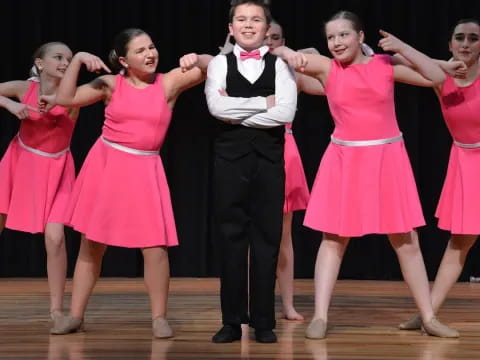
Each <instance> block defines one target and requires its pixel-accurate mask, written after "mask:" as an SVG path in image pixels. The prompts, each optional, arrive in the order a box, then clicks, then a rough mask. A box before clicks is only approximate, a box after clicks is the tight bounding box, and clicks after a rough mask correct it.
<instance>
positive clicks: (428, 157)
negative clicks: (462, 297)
mask: <svg viewBox="0 0 480 360" xmlns="http://www.w3.org/2000/svg"><path fill="white" fill-rule="evenodd" d="M229 3H230V1H229V0H188V1H185V0H184V1H182V0H151V1H150V0H137V1H129V2H123V1H107V0H96V1H92V0H83V1H56V0H44V1H41V0H40V1H39V0H37V1H29V0H17V1H14V0H2V1H1V2H0V17H1V20H0V34H1V35H2V49H1V56H0V82H3V81H8V80H15V79H25V78H27V77H28V71H29V69H30V67H31V65H32V59H31V54H32V53H33V52H34V50H35V49H36V48H37V47H38V46H39V45H41V44H42V43H44V42H47V41H54V40H60V41H64V42H65V43H67V44H68V45H69V46H70V47H71V49H72V50H73V51H74V52H77V51H88V52H92V53H94V54H97V55H99V56H101V57H102V58H103V59H105V60H106V59H107V54H108V52H109V49H110V48H111V41H112V40H113V37H114V36H115V34H116V33H118V32H119V31H121V30H123V29H124V28H127V27H140V28H142V29H144V30H146V31H147V32H149V33H150V35H151V36H152V38H153V40H154V42H155V43H156V45H157V47H158V49H159V53H160V64H159V71H160V72H165V71H168V70H170V69H171V68H173V67H175V66H177V64H178V58H179V57H180V56H181V55H183V54H185V53H188V52H192V51H194V52H198V53H210V54H216V53H217V52H218V46H220V45H222V44H223V42H224V39H225V35H226V32H227V23H228V19H227V14H228V9H229ZM342 9H346V10H351V11H354V12H356V13H357V14H358V15H359V16H360V17H361V18H362V19H363V20H364V21H365V23H366V24H365V30H366V40H367V43H369V44H370V45H371V46H372V47H373V48H374V50H375V51H379V49H378V47H377V46H376V44H377V42H378V40H379V35H378V29H384V30H387V31H389V32H392V33H393V34H395V35H397V36H398V37H400V38H401V39H403V40H404V41H406V42H408V43H410V44H411V45H413V46H415V47H417V48H418V49H420V50H422V51H424V52H425V53H427V54H428V55H430V56H432V57H436V58H441V59H448V58H449V56H450V54H449V52H448V39H449V33H450V30H451V26H452V25H453V24H454V23H455V22H456V21H457V20H458V19H461V18H465V17H477V18H478V17H479V16H480V1H478V0H463V1H458V0H457V1H454V0H448V1H445V0H397V1H392V2H390V1H384V0H358V1H339V0H337V1H334V0H322V1H319V0H272V12H273V15H274V17H275V18H276V19H277V20H278V22H280V23H281V24H283V27H284V29H285V34H286V37H287V42H288V45H289V46H291V47H293V48H305V47H310V46H314V47H316V48H318V49H319V50H320V51H321V52H322V53H324V54H327V53H328V51H327V49H326V44H325V43H326V42H325V39H324V35H323V24H324V22H325V21H326V20H327V19H328V18H329V17H330V16H331V15H332V14H334V13H335V12H337V11H338V10H342ZM91 79H92V76H91V74H88V73H86V72H84V73H83V74H82V76H81V79H80V81H81V82H82V83H83V82H85V81H89V80H91ZM396 106H397V115H398V121H399V123H400V128H401V129H402V131H403V133H404V135H405V142H406V146H407V149H408V152H409V155H410V158H411V162H412V166H413V169H414V172H415V176H416V180H417V185H418V189H419V192H420V197H421V201H422V205H423V210H424V214H425V218H426V221H427V224H428V225H427V226H425V227H422V228H421V229H419V235H420V241H421V246H422V251H423V254H424V258H425V263H426V266H427V270H428V274H429V276H430V278H433V277H434V276H435V273H436V270H437V268H438V265H439V263H440V259H441V256H442V254H443V251H444V249H445V245H446V242H447V240H448V233H446V232H444V231H441V230H439V229H437V228H436V220H435V219H434V216H433V214H434V211H435V207H436V203H437V200H438V197H439V194H440V190H441V186H442V183H443V178H444V175H445V171H446V166H447V161H448V154H449V151H450V144H451V139H450V136H449V134H448V132H447V129H446V127H445V125H444V123H443V120H442V116H441V113H440V110H439V105H438V101H437V99H436V97H435V95H434V93H433V91H432V90H431V89H421V88H415V87H412V86H405V85H398V86H397V88H396ZM298 109H299V110H298V113H297V117H296V120H295V123H294V131H295V137H296V139H297V142H298V147H299V149H300V152H301V155H302V158H303V162H304V166H305V171H306V174H307V178H308V181H309V184H310V186H311V185H312V183H313V179H314V177H315V173H316V169H317V167H318V164H319V161H320V158H321V156H322V153H323V151H324V150H325V148H326V146H327V144H328V141H329V135H330V133H331V131H332V121H331V118H330V115H329V112H328V108H327V105H326V101H325V99H324V98H321V97H310V96H306V95H300V97H299V103H298ZM479 116H480V115H479ZM102 121H103V105H102V104H95V105H93V106H90V107H88V108H83V109H82V111H81V114H80V118H79V120H78V124H77V127H76V130H75V134H74V138H73V143H72V153H73V156H74V158H75V162H76V166H77V170H78V169H79V168H80V166H81V164H82V162H83V160H84V158H85V156H86V154H87V152H88V150H89V149H90V147H91V146H92V144H93V143H94V141H95V140H96V138H97V137H98V136H99V134H100V131H101V126H102ZM213 124H214V120H213V119H212V118H211V117H210V116H209V114H208V111H207V107H206V103H205V98H204V95H203V85H200V86H197V87H196V88H194V89H191V90H189V91H187V92H185V93H184V94H183V95H182V96H181V97H180V99H179V101H178V102H177V105H176V108H175V112H174V116H173V119H172V124H171V126H170V130H169V133H168V136H167V140H166V142H165V144H164V146H163V149H162V154H161V156H162V159H163V161H164V164H165V167H166V172H167V176H168V180H169V184H170V189H171V194H172V202H173V207H174V211H175V216H176V223H177V229H178V235H179V239H180V246H179V247H177V248H173V249H171V250H170V260H171V271H172V275H173V276H216V275H217V273H218V267H217V263H218V260H217V258H216V256H215V247H214V244H213V239H212V237H211V234H212V226H211V212H212V207H211V205H212V204H211V194H212V183H211V161H210V160H211V155H212V148H211V145H212V128H213ZM18 125H19V122H18V120H17V119H16V118H15V117H13V116H12V115H10V114H9V113H8V112H7V111H5V110H1V111H0V155H3V153H4V152H5V150H6V148H7V146H8V144H9V142H10V141H11V139H12V138H13V136H14V135H15V134H16V132H17V131H18ZM303 215H304V214H303V212H298V213H296V214H295V218H294V247H295V273H296V276H297V277H312V276H313V268H314V262H315V256H316V252H317V249H318V245H319V242H320V239H321V234H320V233H318V232H315V231H312V230H310V229H307V228H305V227H303V226H302V225H301V224H302V220H303ZM66 233H67V248H68V257H69V276H70V275H71V274H72V270H73V266H74V262H75V259H76V255H77V251H78V243H79V235H78V234H77V233H75V232H73V231H72V230H71V229H67V230H66ZM479 255H480V249H479V246H476V247H474V249H472V251H471V253H470V256H469V259H468V261H467V265H466V267H465V271H464V274H463V275H462V279H466V278H468V276H469V275H477V276H479V275H480V265H479V263H480V262H479V261H478V257H479ZM45 267H46V266H45V248H44V244H43V236H42V235H39V234H37V235H31V234H25V233H20V232H14V231H10V230H8V229H6V230H5V231H4V232H3V234H2V235H1V236H0V276H5V277H6V276H15V277H17V276H45V274H46V270H45ZM142 272H143V265H142V257H141V254H140V252H139V251H138V250H130V249H120V248H110V249H109V250H108V251H107V254H106V256H105V260H104V266H103V272H102V274H103V275H104V276H141V275H142ZM340 276H341V277H342V278H354V279H385V280H389V279H400V278H401V274H400V269H399V266H398V262H397V260H396V257H395V254H394V252H393V250H392V249H391V248H390V245H389V243H388V241H387V239H386V237H385V236H366V237H363V238H359V239H353V240H352V242H351V243H350V246H349V248H348V250H347V254H346V256H345V260H344V262H343V266H342V269H341V274H340Z"/></svg>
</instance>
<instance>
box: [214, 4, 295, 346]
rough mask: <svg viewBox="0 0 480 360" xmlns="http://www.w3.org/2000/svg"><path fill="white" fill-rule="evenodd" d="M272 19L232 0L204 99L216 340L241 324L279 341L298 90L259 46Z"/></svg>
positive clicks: (234, 336) (235, 336) (262, 9)
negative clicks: (279, 272) (290, 128)
mask: <svg viewBox="0 0 480 360" xmlns="http://www.w3.org/2000/svg"><path fill="white" fill-rule="evenodd" d="M270 21H271V15H270V11H269V9H268V7H266V6H265V4H264V3H263V1H254V0H239V1H235V2H234V3H233V4H232V8H231V9H230V24H229V31H230V34H231V35H232V36H233V37H234V39H235V42H236V45H235V46H234V49H233V51H232V52H231V53H229V54H227V55H218V56H216V57H215V58H214V59H213V60H212V61H211V62H210V65H209V67H208V75H207V82H206V85H205V93H206V96H207V103H208V107H209V110H210V112H211V113H212V115H213V116H214V117H216V118H217V119H219V120H220V121H219V122H218V133H217V136H216V139H215V166H214V179H215V190H214V191H215V218H216V234H217V235H216V239H217V243H218V247H219V249H220V253H221V305H222V322H223V327H222V328H221V329H220V330H219V331H218V332H217V334H215V336H214V337H213V338H212V341H213V342H215V343H226V342H232V341H234V340H239V339H240V338H241V334H242V332H241V327H240V325H241V324H242V323H248V324H249V325H250V327H253V328H255V339H256V340H257V341H258V342H266V343H269V342H276V340H277V339H276V336H275V333H274V332H273V328H274V327H275V309H274V300H275V297H274V295H275V294H274V290H275V272H276V267H277V259H278V249H279V245H280V239H281V234H282V216H283V202H284V192H285V183H284V182H285V175H284V164H283V143H284V131H285V129H284V127H283V126H282V125H285V124H286V123H289V122H291V121H292V120H293V117H294V114H295V110H296V102H297V87H296V83H295V78H294V75H293V74H292V72H291V71H290V69H289V68H288V66H287V65H286V64H285V63H284V62H283V61H282V60H281V59H279V58H276V57H275V56H273V55H271V54H270V53H269V52H268V50H269V49H268V47H267V46H263V42H264V39H265V35H266V32H267V30H268V27H269V24H270ZM249 250H250V260H249V256H248V254H249ZM249 265H250V271H249V269H248V266H249ZM248 274H249V275H250V279H248ZM248 287H249V288H248ZM249 295H250V296H249ZM249 297H250V298H249Z"/></svg>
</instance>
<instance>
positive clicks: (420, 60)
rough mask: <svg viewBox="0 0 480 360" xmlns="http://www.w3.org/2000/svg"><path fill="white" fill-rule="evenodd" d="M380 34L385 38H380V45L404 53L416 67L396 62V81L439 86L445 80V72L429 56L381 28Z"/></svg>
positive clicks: (388, 49) (386, 49)
mask: <svg viewBox="0 0 480 360" xmlns="http://www.w3.org/2000/svg"><path fill="white" fill-rule="evenodd" d="M380 34H381V35H382V36H383V38H382V39H380V41H379V43H378V45H379V46H380V47H381V48H382V49H383V50H385V51H393V52H395V53H398V54H400V55H402V56H403V57H404V58H405V59H406V60H407V61H409V62H410V63H411V64H412V65H413V67H414V68H415V69H416V71H415V70H413V69H411V68H409V67H408V66H405V65H395V64H394V77H395V80H396V81H400V82H404V83H407V84H412V85H419V86H427V87H433V86H439V85H441V84H442V83H443V82H444V81H445V78H446V77H445V73H444V72H443V71H442V69H441V68H440V66H438V64H436V63H435V62H434V61H433V60H432V59H430V58H429V57H428V56H426V55H425V54H423V53H421V52H420V51H418V50H416V49H414V48H413V47H411V46H410V45H408V44H406V43H404V42H403V41H401V40H400V39H398V38H396V37H395V36H393V35H391V34H389V33H387V32H386V31H383V30H380Z"/></svg>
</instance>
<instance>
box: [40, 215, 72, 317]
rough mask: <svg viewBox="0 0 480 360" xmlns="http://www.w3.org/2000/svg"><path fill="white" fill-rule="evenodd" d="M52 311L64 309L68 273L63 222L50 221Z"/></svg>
mask: <svg viewBox="0 0 480 360" xmlns="http://www.w3.org/2000/svg"><path fill="white" fill-rule="evenodd" d="M45 249H46V251H47V274H48V287H49V289H50V312H51V313H52V312H54V311H60V312H62V311H63V295H64V292H65V278H66V275H67V252H66V249H65V233H64V231H63V224H58V223H49V224H47V226H46V227H45Z"/></svg>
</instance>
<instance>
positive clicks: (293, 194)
mask: <svg viewBox="0 0 480 360" xmlns="http://www.w3.org/2000/svg"><path fill="white" fill-rule="evenodd" d="M284 159H285V203H284V205H283V212H284V213H290V212H292V211H296V210H304V209H306V208H307V204H308V199H309V198H310V192H309V190H308V185H307V179H306V178H305V171H304V170H303V165H302V159H301V157H300V153H299V152H298V148H297V144H296V143H295V138H294V137H293V135H292V134H290V133H286V134H285V152H284Z"/></svg>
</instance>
